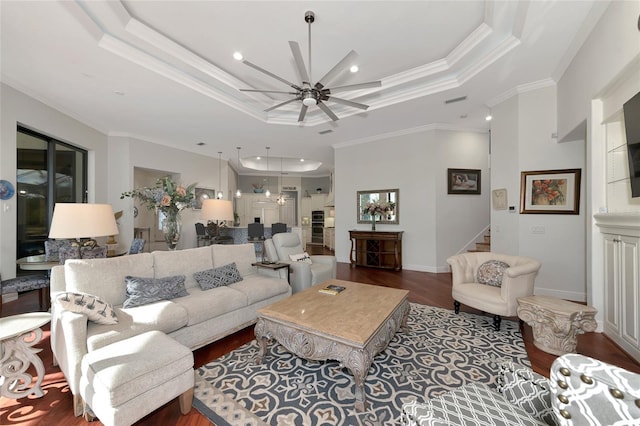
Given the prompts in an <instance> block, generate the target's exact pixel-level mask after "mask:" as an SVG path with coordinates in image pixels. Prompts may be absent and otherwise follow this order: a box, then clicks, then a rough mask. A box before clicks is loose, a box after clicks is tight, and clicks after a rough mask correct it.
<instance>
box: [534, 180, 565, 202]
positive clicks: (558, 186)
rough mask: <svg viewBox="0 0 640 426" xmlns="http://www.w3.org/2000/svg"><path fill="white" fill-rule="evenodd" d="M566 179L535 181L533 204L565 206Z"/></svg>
mask: <svg viewBox="0 0 640 426" xmlns="http://www.w3.org/2000/svg"><path fill="white" fill-rule="evenodd" d="M564 187H565V180H564V179H544V180H534V181H533V194H532V195H533V204H545V205H563V204H564V203H565V195H564Z"/></svg>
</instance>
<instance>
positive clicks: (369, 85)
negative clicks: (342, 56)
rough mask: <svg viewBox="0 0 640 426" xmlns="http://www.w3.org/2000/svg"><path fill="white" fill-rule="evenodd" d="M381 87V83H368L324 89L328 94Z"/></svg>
mask: <svg viewBox="0 0 640 426" xmlns="http://www.w3.org/2000/svg"><path fill="white" fill-rule="evenodd" d="M380 86H382V82H381V81H370V82H368V83H357V84H348V85H346V86H338V87H332V88H331V89H324V90H326V91H327V92H328V93H338V92H346V91H347V90H359V89H371V88H373V87H380Z"/></svg>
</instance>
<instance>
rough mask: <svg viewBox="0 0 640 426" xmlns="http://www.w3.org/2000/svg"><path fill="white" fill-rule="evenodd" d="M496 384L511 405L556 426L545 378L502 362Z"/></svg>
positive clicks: (519, 366)
mask: <svg viewBox="0 0 640 426" xmlns="http://www.w3.org/2000/svg"><path fill="white" fill-rule="evenodd" d="M496 384H497V391H498V392H500V393H501V394H503V395H504V397H505V398H507V400H508V401H509V402H511V403H512V404H513V405H516V406H518V407H520V408H522V409H523V410H524V411H526V412H527V413H529V414H530V415H531V416H533V417H535V418H536V419H538V420H541V421H543V422H545V423H546V424H548V425H558V423H557V419H556V415H555V414H554V412H553V410H552V407H551V391H550V388H551V383H550V382H549V380H548V379H547V378H546V377H544V376H542V375H540V374H538V373H536V372H534V371H533V370H531V369H530V368H528V367H524V366H522V365H520V364H516V363H514V362H504V363H502V364H500V365H499V367H498V377H497V380H496Z"/></svg>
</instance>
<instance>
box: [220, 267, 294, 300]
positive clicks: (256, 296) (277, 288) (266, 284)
mask: <svg viewBox="0 0 640 426" xmlns="http://www.w3.org/2000/svg"><path fill="white" fill-rule="evenodd" d="M229 287H230V288H232V289H234V290H238V291H240V292H242V293H243V294H244V295H245V297H246V300H247V304H249V305H253V304H254V303H258V302H261V301H263V300H266V299H270V298H272V297H274V296H277V295H279V294H285V293H287V292H288V291H289V290H290V289H291V287H290V286H289V283H288V282H287V280H286V279H284V278H274V277H269V276H265V275H261V274H254V275H251V276H249V277H246V278H245V279H244V280H242V281H240V282H237V283H234V284H231V285H230V286H229Z"/></svg>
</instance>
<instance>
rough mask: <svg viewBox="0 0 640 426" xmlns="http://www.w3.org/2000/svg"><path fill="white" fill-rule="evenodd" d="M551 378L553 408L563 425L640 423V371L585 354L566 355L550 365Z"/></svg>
mask: <svg viewBox="0 0 640 426" xmlns="http://www.w3.org/2000/svg"><path fill="white" fill-rule="evenodd" d="M550 381H551V393H552V394H553V396H554V397H553V398H552V403H553V411H554V412H555V413H556V416H557V417H558V418H559V419H560V420H561V424H562V425H565V424H567V425H568V424H576V425H578V424H603V425H604V424H607V425H612V424H625V425H631V424H638V423H637V422H638V419H640V406H638V402H637V401H640V374H636V373H632V372H630V371H627V370H625V369H623V368H620V367H616V366H614V365H610V364H607V363H604V362H602V361H599V360H597V359H594V358H590V357H587V356H584V355H580V354H566V355H563V356H561V357H559V358H556V360H555V361H554V362H553V364H552V365H551V380H550ZM560 396H562V397H563V398H562V400H564V401H565V402H564V403H563V402H562V401H561V400H560ZM566 416H570V420H566Z"/></svg>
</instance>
